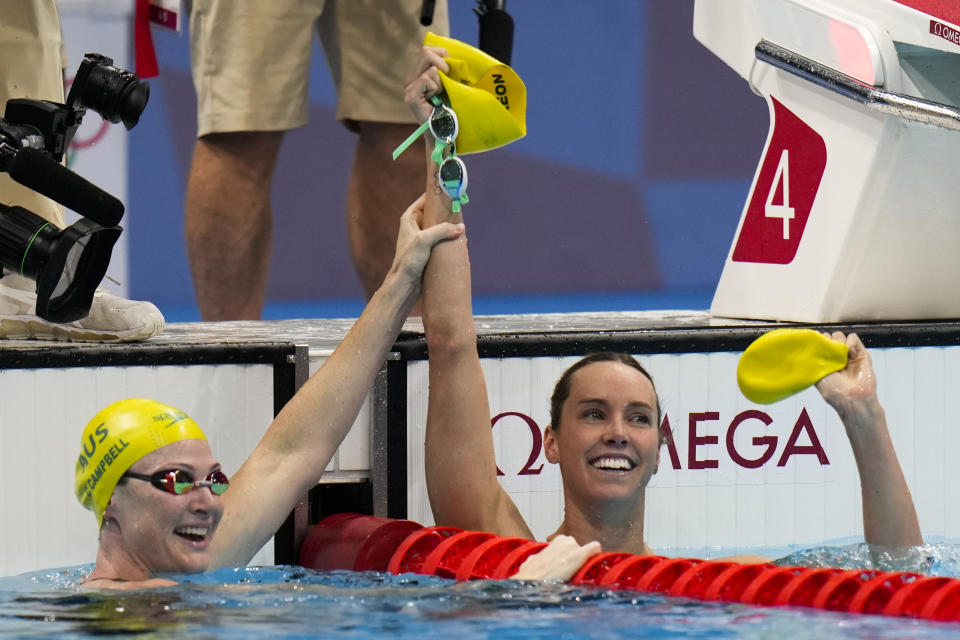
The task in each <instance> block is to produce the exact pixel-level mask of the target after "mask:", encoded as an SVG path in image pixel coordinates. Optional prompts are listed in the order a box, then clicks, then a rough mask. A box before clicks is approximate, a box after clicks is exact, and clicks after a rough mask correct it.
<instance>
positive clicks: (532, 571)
mask: <svg viewBox="0 0 960 640" xmlns="http://www.w3.org/2000/svg"><path fill="white" fill-rule="evenodd" d="M598 553H600V543H599V542H596V541H594V542H588V543H587V544H584V545H581V544H580V543H578V542H577V541H576V540H574V539H573V537H571V536H565V535H562V534H561V535H558V536H556V537H554V539H553V540H551V541H550V544H548V545H547V546H546V547H544V549H543V550H542V551H540V552H539V553H535V554H533V555H532V556H530V557H529V558H527V559H526V560H524V561H523V564H521V565H520V570H519V571H517V573H515V574H513V575H512V576H510V578H511V579H512V580H569V579H570V578H572V577H573V575H574V574H575V573H576V572H577V571H578V570H579V569H580V567H582V566H583V563H584V562H586V561H587V560H589V559H590V558H592V557H593V556H595V555H597V554H598Z"/></svg>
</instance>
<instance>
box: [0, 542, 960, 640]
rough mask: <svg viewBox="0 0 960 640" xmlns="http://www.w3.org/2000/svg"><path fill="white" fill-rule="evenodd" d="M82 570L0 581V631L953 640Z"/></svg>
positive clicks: (613, 608)
mask: <svg viewBox="0 0 960 640" xmlns="http://www.w3.org/2000/svg"><path fill="white" fill-rule="evenodd" d="M958 558H960V547H957V546H956V545H931V546H928V547H922V548H918V549H917V550H913V551H911V552H909V553H906V554H893V555H891V554H887V555H884V552H878V551H877V550H875V549H870V548H868V547H866V545H850V546H848V547H834V548H822V549H814V550H810V551H807V552H803V553H798V554H794V555H793V556H790V557H789V558H787V559H784V561H783V562H784V563H785V564H805V565H809V566H815V565H816V566H822V565H823V564H824V563H828V562H829V563H835V565H836V566H847V565H851V566H862V564H864V563H865V564H867V565H871V566H877V567H880V568H887V569H894V568H903V569H911V570H916V569H918V568H926V569H927V572H929V573H937V574H940V575H954V576H956V575H958V573H957V570H958V568H960V563H958ZM90 569H91V566H90V565H84V566H80V567H71V568H65V569H55V570H47V571H40V572H34V573H28V574H23V575H20V576H15V577H11V578H0V635H3V636H12V637H20V638H30V637H40V636H55V637H58V638H90V637H94V636H103V635H115V636H119V637H143V638H151V639H152V638H182V637H190V638H196V639H199V638H231V639H242V638H256V639H257V640H261V639H262V638H264V637H271V638H273V637H279V638H306V637H317V636H335V637H338V638H378V639H383V638H385V637H389V638H411V639H413V638H416V639H417V640H423V639H425V638H457V640H468V639H471V638H491V639H494V638H496V639H498V640H499V639H507V640H510V639H514V638H516V639H518V640H519V639H526V640H533V639H539V638H543V639H550V640H562V639H565V638H611V639H612V638H777V639H780V638H954V637H958V635H960V623H958V624H943V623H931V622H926V621H919V620H911V619H902V618H889V617H882V616H868V615H855V614H840V613H832V612H826V611H818V610H814V609H801V608H784V607H777V608H760V607H751V606H747V605H740V604H729V603H714V602H700V601H693V600H689V599H685V598H673V597H667V596H659V595H649V594H638V593H630V592H625V591H608V590H604V589H600V588H593V587H590V588H586V587H571V586H569V585H564V584H544V583H524V582H515V581H475V582H466V583H463V582H460V583H458V582H455V581H451V580H445V579H441V578H435V577H430V576H420V575H413V574H405V575H401V576H394V575H390V574H382V573H373V572H368V573H353V572H345V571H335V572H317V571H312V570H308V569H302V568H298V567H246V568H239V569H223V570H220V571H216V572H212V573H208V574H203V575H200V576H180V578H181V579H182V580H184V582H182V583H181V584H180V585H178V586H176V587H171V588H165V589H155V590H149V591H139V592H130V593H104V592H86V591H80V590H79V588H78V586H79V584H80V583H81V582H82V580H83V577H84V576H85V575H86V574H87V573H88V572H89V571H90Z"/></svg>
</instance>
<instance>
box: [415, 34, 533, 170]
mask: <svg viewBox="0 0 960 640" xmlns="http://www.w3.org/2000/svg"><path fill="white" fill-rule="evenodd" d="M423 43H424V44H425V45H428V46H432V47H443V48H444V49H446V50H447V57H446V58H444V60H446V61H447V64H449V65H450V70H449V72H447V73H442V72H441V73H440V81H441V82H442V83H443V90H444V92H445V93H446V94H447V100H448V101H449V103H450V108H451V109H453V110H454V111H455V112H456V114H457V120H458V121H459V125H460V130H459V133H458V134H457V139H456V143H457V153H458V154H460V155H463V154H467V153H479V152H480V151H488V150H490V149H496V148H497V147H502V146H504V145H506V144H509V143H511V142H513V141H514V140H518V139H520V138H522V137H523V136H525V135H527V88H526V86H525V85H524V84H523V80H521V79H520V76H519V75H517V72H516V71H514V70H513V69H511V68H510V67H509V66H507V65H505V64H503V63H502V62H500V61H499V60H497V59H496V58H494V57H493V56H491V55H489V54H486V53H484V52H483V51H481V50H480V49H477V48H476V47H472V46H470V45H469V44H466V43H464V42H460V41H459V40H454V39H453V38H446V37H444V36H438V35H437V34H435V33H428V34H427V36H426V38H424V41H423Z"/></svg>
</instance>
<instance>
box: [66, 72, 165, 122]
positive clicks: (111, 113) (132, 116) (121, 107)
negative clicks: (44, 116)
mask: <svg viewBox="0 0 960 640" xmlns="http://www.w3.org/2000/svg"><path fill="white" fill-rule="evenodd" d="M106 60H109V58H102V57H100V56H96V55H94V54H88V55H87V57H86V58H84V60H83V63H82V64H81V70H80V72H78V73H77V77H76V78H75V79H74V86H73V88H72V89H71V91H70V93H71V96H72V95H73V93H74V90H75V89H76V90H79V94H80V95H79V102H80V104H81V105H83V106H84V107H87V108H88V109H93V110H94V111H96V112H97V113H99V114H100V115H101V116H102V117H103V119H104V120H107V121H109V122H114V123H116V122H123V126H124V127H126V128H127V129H132V128H133V127H134V126H135V125H136V124H137V122H139V121H140V114H141V113H143V109H144V108H145V107H146V106H147V99H148V98H149V97H150V85H149V84H147V83H146V82H144V81H142V80H140V78H138V77H137V76H136V74H134V73H131V72H129V71H124V70H123V69H117V68H116V67H113V66H111V65H110V64H107V63H106V62H105V61H106ZM84 71H86V73H83V72H84ZM78 83H79V86H78Z"/></svg>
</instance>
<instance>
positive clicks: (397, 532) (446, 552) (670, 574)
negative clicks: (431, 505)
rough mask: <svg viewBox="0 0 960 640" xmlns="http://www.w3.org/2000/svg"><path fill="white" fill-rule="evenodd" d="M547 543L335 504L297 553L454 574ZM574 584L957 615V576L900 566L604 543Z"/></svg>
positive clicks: (336, 565) (472, 573)
mask: <svg viewBox="0 0 960 640" xmlns="http://www.w3.org/2000/svg"><path fill="white" fill-rule="evenodd" d="M546 545H547V543H546V542H534V541H532V540H524V539H522V538H506V537H501V536H495V535H493V534H490V533H482V532H478V531H463V530H462V529H458V528H456V527H423V526H421V525H418V524H417V523H415V522H411V521H409V520H392V519H389V518H377V517H375V516H362V515H357V514H337V515H334V516H330V517H329V518H326V519H324V520H322V521H320V522H319V523H317V524H316V525H315V526H314V527H313V529H312V530H311V531H310V534H309V535H308V536H307V540H306V541H305V542H304V545H303V548H302V550H301V553H300V564H302V565H303V566H306V567H310V568H312V569H353V570H358V571H363V570H374V571H389V572H391V573H405V572H412V573H422V574H428V575H438V576H444V577H450V578H456V579H457V580H476V579H501V578H508V577H509V576H512V575H514V573H516V571H517V569H519V567H520V565H521V564H522V563H523V561H524V560H526V559H527V558H528V557H529V556H530V555H532V554H534V553H536V552H537V551H539V550H541V549H542V548H544V547H545V546H546ZM570 582H571V583H572V584H582V585H598V586H601V587H607V588H611V589H624V590H633V591H646V592H655V593H665V594H668V595H674V596H684V597H688V598H698V599H701V600H718V601H724V602H742V603H745V604H755V605H763V606H778V605H779V606H783V605H787V606H802V607H814V608H818V609H829V610H834V611H847V612H852V613H872V614H880V615H888V616H906V617H911V618H925V619H928V620H940V621H960V579H958V578H948V577H942V576H924V575H921V574H917V573H910V572H906V571H876V570H872V569H852V570H844V569H837V568H832V567H828V568H818V569H811V568H805V567H780V566H776V565H772V564H739V563H735V562H729V561H710V560H698V559H696V558H666V557H664V556H638V555H633V554H629V553H619V552H607V553H601V554H598V555H596V556H594V557H593V558H591V559H590V560H588V561H587V562H586V563H585V564H584V565H583V566H582V567H580V570H579V571H577V573H576V574H575V575H574V576H573V578H571V580H570Z"/></svg>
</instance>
